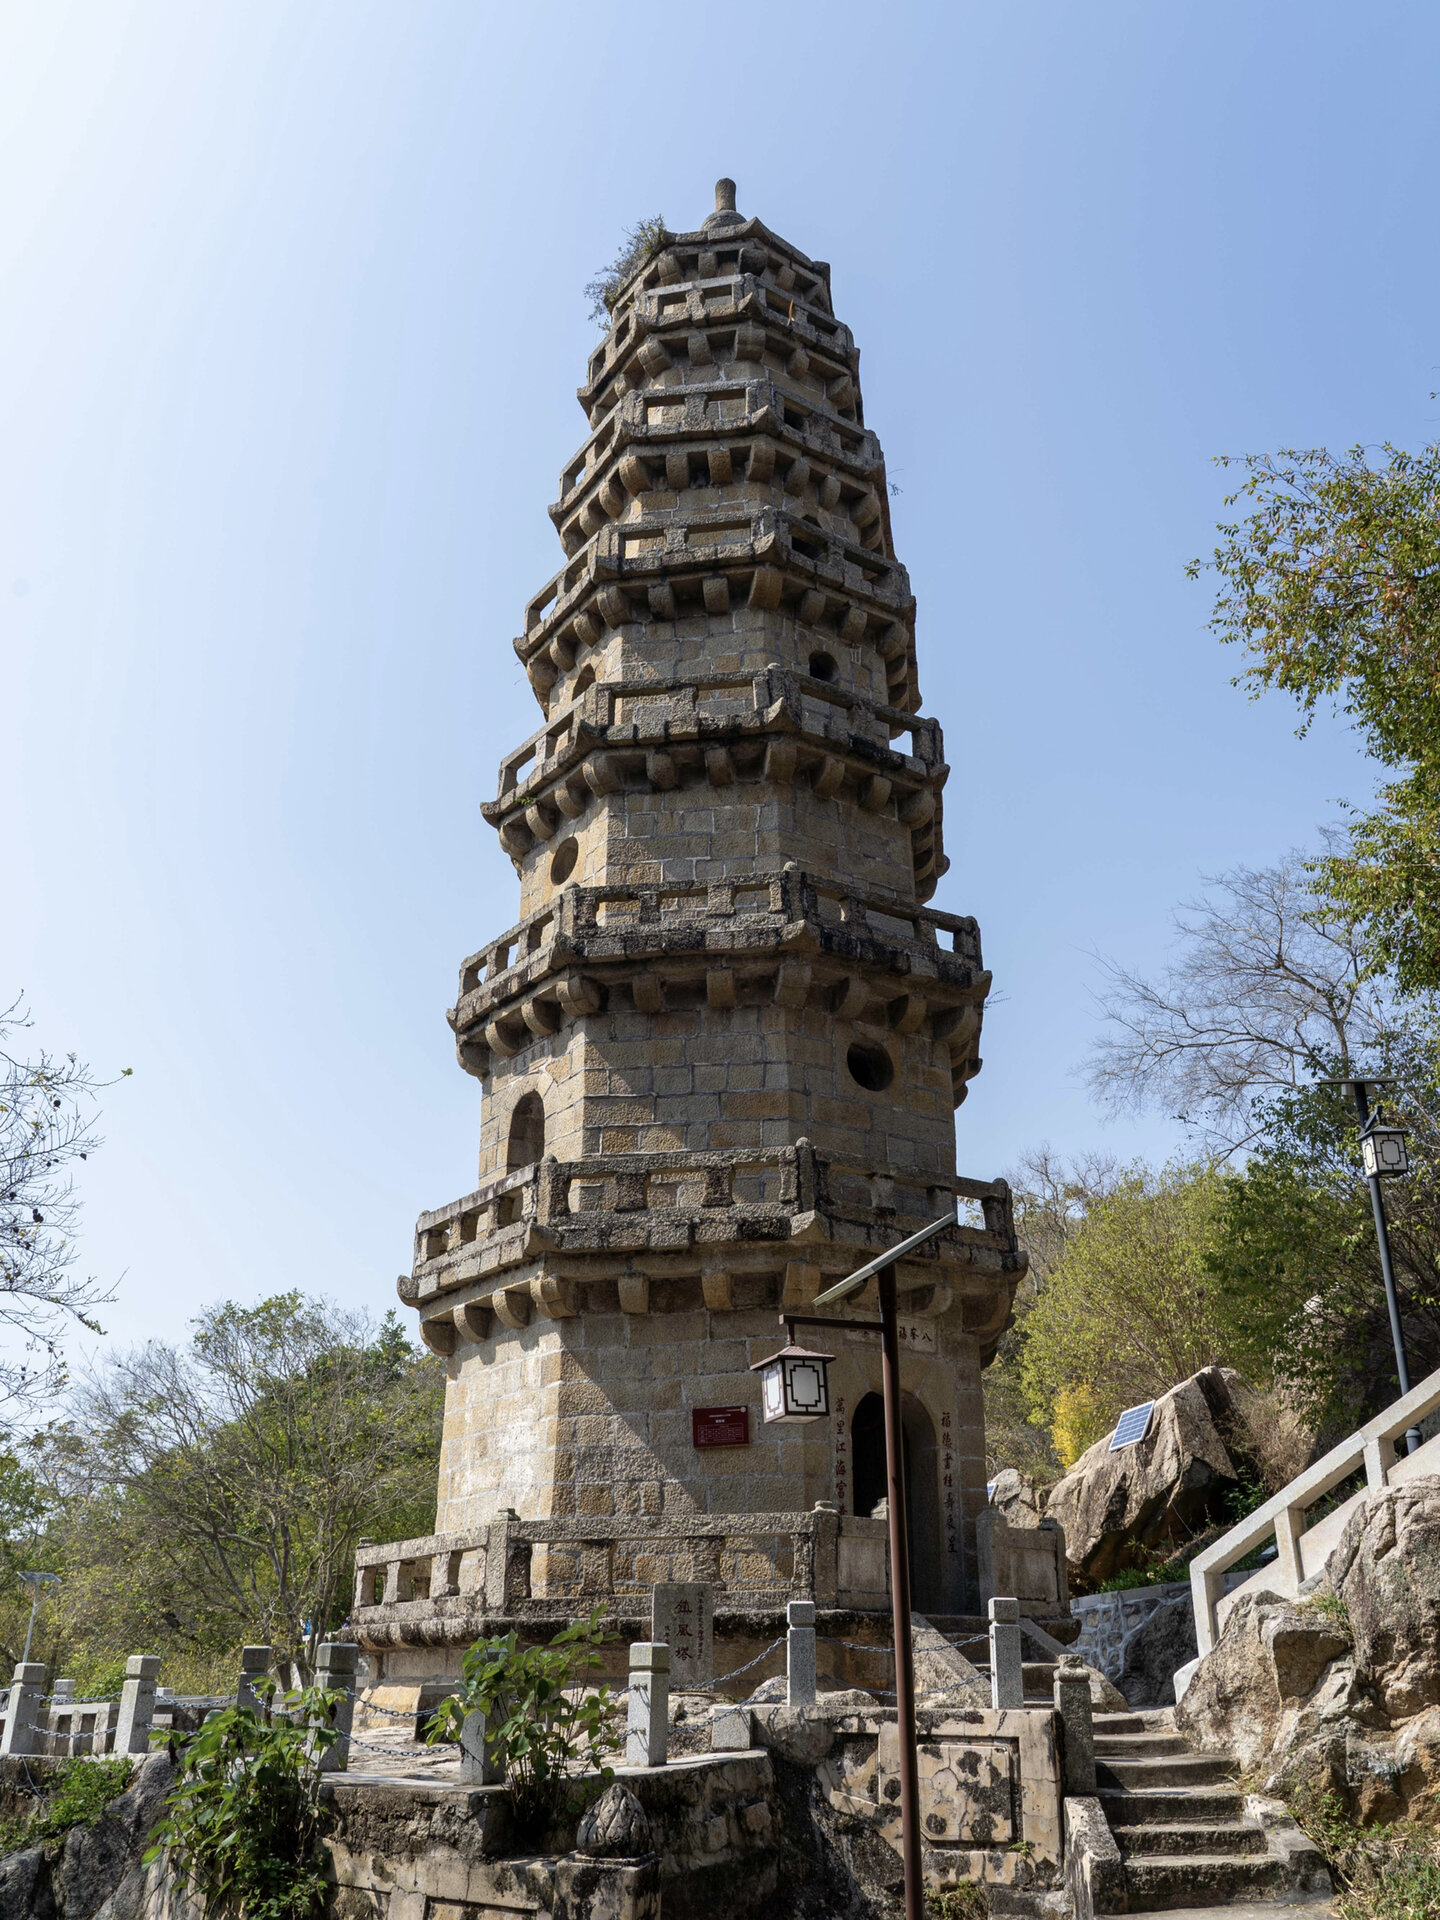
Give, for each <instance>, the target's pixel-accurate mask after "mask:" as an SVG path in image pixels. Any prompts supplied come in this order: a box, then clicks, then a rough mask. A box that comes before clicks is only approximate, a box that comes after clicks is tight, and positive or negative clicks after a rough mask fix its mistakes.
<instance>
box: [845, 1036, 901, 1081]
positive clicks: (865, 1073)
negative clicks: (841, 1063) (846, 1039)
mask: <svg viewBox="0 0 1440 1920" xmlns="http://www.w3.org/2000/svg"><path fill="white" fill-rule="evenodd" d="M845 1065H846V1066H847V1067H848V1068H849V1069H850V1078H851V1079H852V1080H853V1081H854V1082H855V1084H856V1085H857V1086H861V1087H864V1089H865V1091H866V1092H867V1093H883V1092H884V1091H885V1089H886V1087H888V1086H889V1084H890V1082H891V1081H892V1080H893V1079H894V1078H895V1062H894V1061H893V1060H892V1059H891V1058H890V1056H889V1054H888V1053H886V1051H885V1049H884V1048H883V1047H866V1046H862V1045H861V1044H860V1042H859V1041H858V1040H857V1041H856V1043H855V1045H854V1046H853V1047H851V1049H850V1051H849V1052H848V1053H847V1054H846V1056H845Z"/></svg>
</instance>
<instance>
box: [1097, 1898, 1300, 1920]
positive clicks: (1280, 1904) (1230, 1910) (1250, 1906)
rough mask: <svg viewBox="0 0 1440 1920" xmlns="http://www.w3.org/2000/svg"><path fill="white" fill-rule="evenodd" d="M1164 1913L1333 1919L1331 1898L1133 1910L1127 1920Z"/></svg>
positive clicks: (1198, 1919) (1189, 1918) (1253, 1919)
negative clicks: (1241, 1904)
mask: <svg viewBox="0 0 1440 1920" xmlns="http://www.w3.org/2000/svg"><path fill="white" fill-rule="evenodd" d="M1162 1912H1163V1914H1164V1915H1165V1920H1216V1916H1217V1915H1223V1916H1224V1920H1334V1915H1335V1903H1334V1902H1333V1900H1329V1899H1325V1900H1259V1901H1251V1902H1248V1903H1246V1904H1245V1905H1243V1906H1231V1905H1229V1904H1226V1905H1225V1906H1222V1907H1163V1908H1161V1907H1155V1908H1149V1907H1147V1908H1141V1909H1132V1911H1131V1914H1130V1920H1146V1916H1147V1915H1150V1914H1154V1915H1158V1914H1160V1913H1162Z"/></svg>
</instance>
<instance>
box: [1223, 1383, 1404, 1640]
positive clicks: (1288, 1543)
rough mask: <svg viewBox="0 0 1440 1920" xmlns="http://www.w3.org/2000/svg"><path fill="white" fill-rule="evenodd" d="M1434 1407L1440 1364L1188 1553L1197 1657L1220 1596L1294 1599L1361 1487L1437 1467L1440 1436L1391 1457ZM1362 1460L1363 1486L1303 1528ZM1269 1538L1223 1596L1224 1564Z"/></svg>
mask: <svg viewBox="0 0 1440 1920" xmlns="http://www.w3.org/2000/svg"><path fill="white" fill-rule="evenodd" d="M1437 1407H1440V1369H1437V1370H1436V1372H1434V1373H1432V1374H1429V1375H1427V1376H1426V1378H1425V1379H1424V1380H1422V1381H1421V1382H1420V1384H1419V1385H1418V1386H1415V1387H1412V1388H1411V1389H1410V1391H1409V1393H1407V1394H1406V1395H1405V1396H1404V1397H1403V1398H1402V1399H1399V1400H1397V1401H1395V1402H1394V1404H1393V1405H1391V1406H1389V1407H1387V1408H1386V1409H1385V1411H1384V1412H1383V1413H1379V1414H1377V1415H1376V1416H1375V1418H1374V1419H1373V1420H1370V1421H1367V1423H1366V1424H1365V1425H1364V1426H1363V1427H1360V1428H1358V1429H1357V1430H1356V1431H1355V1432H1354V1433H1352V1434H1351V1435H1350V1437H1349V1439H1348V1440H1342V1441H1341V1442H1340V1444H1339V1445H1338V1446H1336V1447H1332V1448H1331V1449H1330V1451H1329V1453H1327V1454H1326V1455H1325V1456H1324V1458H1323V1459H1320V1460H1317V1461H1316V1462H1315V1464H1314V1466H1312V1467H1307V1468H1306V1470H1305V1472H1304V1473H1302V1474H1299V1475H1298V1476H1297V1477H1296V1478H1295V1479H1294V1480H1292V1481H1291V1482H1290V1484H1289V1486H1288V1487H1284V1488H1282V1490H1281V1491H1280V1492H1279V1493H1277V1494H1275V1495H1274V1497H1273V1498H1272V1499H1269V1500H1267V1501H1266V1502H1265V1504H1264V1506H1262V1507H1257V1508H1256V1509H1255V1511H1254V1513H1250V1514H1247V1515H1246V1516H1245V1518H1244V1519H1243V1520H1241V1521H1240V1522H1239V1523H1238V1524H1237V1525H1236V1526H1233V1527H1232V1528H1231V1529H1230V1531H1229V1532H1228V1533H1226V1534H1223V1535H1222V1536H1221V1538H1220V1539H1218V1540H1217V1541H1216V1542H1215V1544H1214V1545H1213V1546H1210V1547H1207V1548H1206V1549H1205V1551H1204V1552H1203V1553H1200V1554H1197V1555H1196V1556H1195V1558H1194V1560H1192V1561H1191V1563H1190V1593H1191V1601H1192V1604H1193V1606H1194V1609H1195V1638H1196V1642H1197V1644H1198V1646H1199V1649H1200V1653H1201V1656H1202V1657H1203V1656H1204V1655H1205V1654H1207V1653H1208V1652H1209V1651H1210V1649H1211V1648H1212V1647H1213V1646H1214V1644H1215V1641H1216V1639H1217V1637H1218V1634H1219V1628H1220V1624H1221V1623H1220V1621H1219V1618H1218V1609H1219V1607H1220V1603H1221V1600H1222V1599H1224V1600H1225V1602H1226V1604H1227V1607H1228V1606H1231V1605H1233V1604H1234V1603H1235V1601H1236V1600H1237V1599H1238V1598H1239V1596H1240V1595H1241V1594H1242V1593H1245V1592H1246V1591H1247V1590H1264V1591H1266V1592H1270V1593H1275V1594H1276V1595H1278V1597H1279V1598H1281V1599H1293V1598H1294V1596H1295V1594H1296V1593H1297V1592H1298V1590H1299V1587H1300V1584H1301V1582H1302V1581H1303V1580H1305V1579H1308V1578H1309V1576H1310V1575H1311V1574H1313V1573H1318V1572H1319V1570H1320V1568H1321V1567H1322V1566H1323V1565H1324V1564H1325V1560H1326V1558H1327V1557H1328V1555H1329V1554H1330V1552H1331V1551H1332V1549H1333V1548H1334V1546H1335V1545H1336V1543H1337V1542H1338V1540H1339V1538H1340V1535H1341V1534H1342V1533H1343V1532H1344V1530H1345V1523H1346V1521H1347V1520H1348V1519H1349V1517H1350V1514H1351V1512H1352V1511H1353V1509H1354V1508H1355V1506H1356V1505H1357V1504H1358V1503H1359V1501H1361V1500H1362V1499H1363V1498H1364V1497H1365V1493H1367V1492H1369V1491H1371V1490H1372V1489H1374V1488H1376V1487H1383V1486H1386V1485H1393V1484H1395V1483H1397V1482H1399V1481H1404V1480H1409V1479H1412V1478H1414V1477H1415V1476H1416V1475H1417V1474H1424V1473H1440V1434H1437V1435H1436V1436H1435V1438H1434V1439H1431V1440H1427V1441H1426V1442H1425V1444H1424V1445H1423V1446H1422V1447H1420V1448H1419V1450H1418V1451H1417V1452H1415V1453H1412V1454H1406V1455H1404V1456H1402V1457H1401V1458H1399V1459H1397V1458H1396V1457H1395V1448H1394V1442H1395V1441H1396V1440H1397V1439H1398V1438H1399V1437H1400V1436H1401V1435H1402V1434H1403V1433H1404V1432H1405V1431H1406V1430H1407V1428H1410V1427H1413V1426H1414V1425H1415V1424H1416V1423H1417V1421H1419V1420H1422V1419H1423V1418H1424V1417H1425V1415H1426V1414H1427V1413H1430V1412H1432V1411H1434V1409H1435V1408H1437ZM1362 1466H1363V1468H1364V1469H1365V1481H1366V1485H1365V1488H1364V1489H1363V1490H1362V1492H1360V1493H1357V1494H1355V1495H1353V1496H1352V1498H1351V1499H1349V1500H1347V1501H1346V1502H1345V1503H1344V1504H1343V1505H1341V1506H1339V1507H1337V1508H1335V1509H1333V1510H1332V1511H1331V1512H1330V1513H1327V1514H1326V1515H1324V1517H1323V1518H1322V1519H1321V1520H1320V1521H1318V1522H1317V1523H1316V1525H1315V1526H1313V1527H1309V1528H1307V1527H1306V1525H1305V1517H1306V1513H1307V1511H1308V1509H1309V1508H1311V1507H1313V1506H1314V1505H1315V1504H1316V1503H1317V1502H1318V1501H1320V1500H1322V1499H1324V1497H1325V1495H1326V1494H1327V1493H1330V1492H1333V1490H1334V1489H1335V1488H1336V1487H1338V1486H1339V1485H1341V1483H1342V1482H1343V1481H1345V1480H1348V1479H1349V1478H1350V1476H1351V1474H1353V1473H1355V1472H1357V1471H1358V1470H1359V1469H1360V1468H1361V1467H1362ZM1272 1538H1273V1540H1274V1542H1275V1547H1276V1558H1275V1561H1274V1563H1273V1564H1272V1565H1271V1566H1269V1567H1266V1568H1263V1569H1262V1570H1261V1571H1260V1572H1259V1573H1256V1574H1253V1575H1252V1576H1251V1578H1250V1579H1249V1580H1247V1581H1246V1582H1245V1584H1244V1585H1243V1586H1240V1587H1232V1588H1231V1589H1230V1591H1229V1593H1228V1594H1227V1593H1226V1592H1225V1574H1226V1572H1227V1570H1228V1569H1229V1568H1231V1567H1233V1566H1234V1565H1235V1564H1236V1562H1237V1561H1239V1560H1243V1559H1244V1558H1245V1556H1246V1555H1247V1554H1249V1553H1252V1552H1253V1551H1254V1550H1255V1548H1256V1547H1260V1546H1263V1545H1264V1544H1265V1543H1266V1541H1268V1540H1270V1539H1272Z"/></svg>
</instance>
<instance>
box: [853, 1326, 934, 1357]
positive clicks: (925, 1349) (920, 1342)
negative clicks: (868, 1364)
mask: <svg viewBox="0 0 1440 1920" xmlns="http://www.w3.org/2000/svg"><path fill="white" fill-rule="evenodd" d="M876 1325H877V1326H878V1325H879V1322H878V1321H877V1322H876ZM895 1333H896V1337H897V1338H898V1340H899V1342H900V1344H901V1346H902V1347H908V1348H909V1349H910V1351H911V1352H912V1353H934V1352H935V1350H936V1349H935V1323H934V1321H933V1320H898V1321H897V1322H896V1323H895ZM845 1338H846V1340H847V1341H848V1343H849V1344H850V1345H851V1346H852V1347H865V1346H871V1347H873V1345H874V1343H875V1336H874V1334H873V1333H872V1332H871V1331H870V1330H869V1329H868V1328H866V1329H864V1330H863V1331H855V1330H854V1329H852V1330H850V1331H849V1332H847V1333H846V1335H845Z"/></svg>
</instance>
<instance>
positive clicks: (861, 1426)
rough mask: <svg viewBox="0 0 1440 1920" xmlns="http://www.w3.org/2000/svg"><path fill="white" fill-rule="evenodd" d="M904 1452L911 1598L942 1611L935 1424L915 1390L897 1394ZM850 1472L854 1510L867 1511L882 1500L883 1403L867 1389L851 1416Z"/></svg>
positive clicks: (928, 1608) (920, 1606)
mask: <svg viewBox="0 0 1440 1920" xmlns="http://www.w3.org/2000/svg"><path fill="white" fill-rule="evenodd" d="M900 1433H901V1439H902V1441H903V1445H904V1453H905V1515H906V1519H907V1520H908V1522H909V1532H910V1599H911V1603H912V1604H913V1605H914V1607H915V1608H916V1609H917V1610H918V1611H919V1612H921V1613H924V1612H926V1611H930V1612H936V1613H939V1612H943V1611H944V1607H945V1577H944V1571H943V1567H942V1564H941V1559H940V1475H939V1462H938V1459H937V1456H936V1448H935V1428H934V1426H933V1424H932V1422H931V1419H930V1416H929V1414H928V1413H927V1412H926V1411H925V1409H924V1407H923V1406H922V1405H921V1404H920V1402H919V1401H918V1400H917V1399H916V1398H915V1396H914V1394H911V1393H902V1394H901V1396H900ZM850 1471H851V1485H852V1487H853V1488H854V1506H855V1511H856V1513H857V1514H862V1515H865V1514H872V1513H873V1512H874V1511H875V1509H876V1507H877V1506H879V1504H880V1502H881V1501H882V1500H883V1499H884V1498H885V1402H884V1400H883V1398H882V1397H881V1396H880V1395H879V1394H878V1393H867V1394H866V1395H865V1397H864V1399H863V1400H861V1401H860V1403H859V1405H858V1406H857V1407H856V1409H855V1412H854V1414H853V1415H852V1417H851V1420H850Z"/></svg>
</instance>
